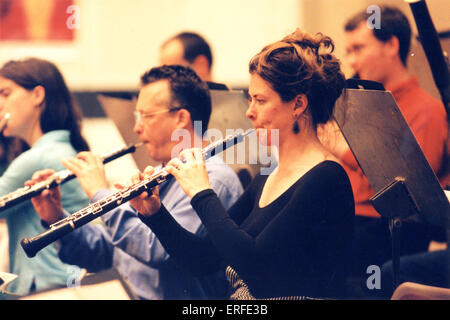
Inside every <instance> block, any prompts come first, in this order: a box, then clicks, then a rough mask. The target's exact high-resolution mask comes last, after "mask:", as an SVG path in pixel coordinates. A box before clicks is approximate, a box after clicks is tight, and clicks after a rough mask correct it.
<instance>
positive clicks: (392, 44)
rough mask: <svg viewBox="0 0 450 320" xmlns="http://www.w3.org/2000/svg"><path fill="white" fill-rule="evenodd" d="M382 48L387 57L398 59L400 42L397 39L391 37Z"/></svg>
mask: <svg viewBox="0 0 450 320" xmlns="http://www.w3.org/2000/svg"><path fill="white" fill-rule="evenodd" d="M384 47H385V50H386V52H387V53H388V54H389V56H391V57H399V58H400V42H399V40H398V38H397V37H394V36H392V37H391V38H390V39H389V40H388V41H386V42H385V43H384Z"/></svg>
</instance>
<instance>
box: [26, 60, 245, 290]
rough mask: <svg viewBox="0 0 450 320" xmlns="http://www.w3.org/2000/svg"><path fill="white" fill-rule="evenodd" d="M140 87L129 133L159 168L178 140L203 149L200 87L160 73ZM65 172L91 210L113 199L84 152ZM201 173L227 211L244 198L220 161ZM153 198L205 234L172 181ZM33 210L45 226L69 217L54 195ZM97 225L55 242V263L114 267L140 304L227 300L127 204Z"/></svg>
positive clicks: (206, 103)
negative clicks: (177, 258) (182, 263)
mask: <svg viewBox="0 0 450 320" xmlns="http://www.w3.org/2000/svg"><path fill="white" fill-rule="evenodd" d="M141 84H142V88H141V90H140V93H139V98H138V101H137V105H136V112H135V117H136V123H135V127H134V131H135V132H136V133H137V134H138V135H139V138H140V140H141V141H142V142H143V143H144V144H145V147H146V151H147V154H148V155H149V156H150V157H151V158H152V159H154V160H157V161H160V162H162V164H164V163H167V162H168V161H169V160H170V159H171V158H173V157H176V156H177V155H178V153H179V152H181V151H182V149H183V148H181V147H180V141H179V139H178V138H179V137H180V136H183V138H186V136H188V137H190V141H189V143H190V144H191V145H192V146H194V145H196V146H204V145H205V142H203V141H202V135H203V133H204V131H205V130H206V128H207V126H208V121H209V117H210V114H211V100H210V96H209V92H208V89H207V86H206V84H205V83H204V82H202V81H201V80H200V78H199V77H198V76H197V75H196V74H195V72H194V71H192V70H191V69H190V68H187V67H182V66H161V67H157V68H153V69H151V70H149V71H148V72H146V73H145V74H144V75H143V76H142V77H141ZM196 121H201V126H198V125H196V124H198V123H195V124H194V122H196ZM198 131H201V132H198ZM173 137H176V138H175V139H173ZM184 142H186V141H184ZM184 147H189V146H184ZM63 164H64V165H65V166H66V167H67V168H68V169H69V170H71V171H72V172H73V173H74V174H75V175H76V176H77V178H78V180H79V181H80V184H81V186H82V187H83V190H84V191H85V192H86V194H87V195H88V196H89V198H90V199H91V202H97V201H99V200H101V199H104V198H106V197H108V196H109V195H111V194H112V193H113V192H112V191H110V190H108V183H107V180H106V177H105V171H104V167H103V163H102V161H101V159H100V157H98V156H95V155H93V154H92V153H90V152H82V153H80V154H78V156H77V157H76V158H72V159H67V160H64V161H63ZM207 168H208V174H209V175H210V177H211V183H212V186H213V188H214V190H215V191H216V192H217V194H218V195H219V198H220V199H221V201H222V202H223V204H224V205H225V207H226V208H228V207H230V206H231V205H232V204H233V203H234V202H235V201H236V199H237V198H238V197H239V196H240V195H241V193H242V186H241V184H240V181H239V179H238V177H237V175H236V174H235V173H234V171H233V170H232V169H231V168H230V167H228V166H227V165H226V164H225V163H224V162H223V161H222V160H221V159H220V158H218V157H213V158H210V159H209V160H208V161H207ZM52 173H53V171H51V170H43V171H39V172H36V173H35V174H34V175H33V179H32V181H29V182H28V183H29V184H33V183H36V182H38V181H41V180H43V179H45V178H47V177H48V176H49V175H51V174H52ZM118 187H120V186H118ZM159 195H160V197H161V199H162V202H163V203H164V205H165V206H166V207H168V208H170V212H171V213H172V214H173V217H174V218H175V219H176V220H177V221H178V222H179V223H180V224H181V225H183V226H184V228H186V229H187V230H189V231H191V232H194V233H196V234H199V235H203V234H204V233H205V229H204V227H203V225H202V224H201V221H200V219H199V218H198V216H197V215H196V214H195V212H194V210H193V209H192V207H191V205H190V199H189V198H188V197H187V196H186V195H185V193H184V192H183V191H182V190H181V188H180V186H179V185H178V183H177V182H176V181H175V179H172V180H169V181H167V182H165V183H163V184H161V185H160V186H159ZM32 202H33V205H34V207H35V209H36V211H37V212H38V213H39V215H40V216H41V218H42V220H43V222H45V223H47V224H52V223H55V222H56V221H58V220H60V219H61V218H64V217H65V216H68V215H69V213H67V212H65V211H64V210H63V208H62V206H61V202H60V192H59V189H57V188H55V189H51V190H46V191H44V192H42V194H41V196H39V197H35V198H33V201H32ZM102 220H103V222H104V225H101V224H88V225H85V226H83V227H82V228H78V229H76V230H74V231H73V232H71V233H70V234H68V235H66V236H65V237H63V238H62V239H61V240H59V243H60V245H58V247H59V252H58V253H59V256H60V258H61V260H63V261H65V262H67V263H71V264H76V265H78V266H80V267H82V268H86V269H87V270H88V271H90V272H98V271H100V270H104V269H109V268H111V267H114V268H115V269H117V271H118V272H119V273H120V274H121V275H122V276H123V277H124V278H125V279H127V280H128V282H129V283H130V284H131V285H132V287H133V289H134V291H135V293H136V294H137V295H138V296H139V297H141V298H144V299H202V298H219V299H220V298H223V297H224V294H225V292H219V291H220V290H217V289H218V288H223V289H224V290H225V286H221V285H220V284H221V282H219V281H221V279H220V278H218V277H210V278H207V279H206V278H205V279H199V278H193V277H192V276H190V275H189V273H188V272H187V271H186V270H183V269H182V268H180V267H179V266H178V265H176V264H175V263H174V262H173V261H172V260H171V259H170V257H169V255H168V253H167V252H166V251H165V250H164V248H163V246H162V245H161V243H160V242H159V240H158V239H157V238H156V236H155V234H154V233H153V232H152V231H151V230H150V229H148V227H147V226H146V225H144V224H143V223H142V222H141V220H140V219H139V218H138V216H137V212H136V211H135V210H134V209H133V208H132V207H131V206H130V205H129V204H128V203H126V204H124V205H122V206H120V207H117V208H116V209H114V210H112V211H110V212H108V213H107V214H105V215H103V216H102ZM125 230H126V232H125ZM212 288H214V289H212Z"/></svg>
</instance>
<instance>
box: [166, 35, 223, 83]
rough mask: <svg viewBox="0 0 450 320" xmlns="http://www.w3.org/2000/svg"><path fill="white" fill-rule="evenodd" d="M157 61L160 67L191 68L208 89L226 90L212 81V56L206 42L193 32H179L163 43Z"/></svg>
mask: <svg viewBox="0 0 450 320" xmlns="http://www.w3.org/2000/svg"><path fill="white" fill-rule="evenodd" d="M159 61H160V63H161V65H164V64H167V65H177V64H179V65H184V66H189V67H191V68H192V69H193V70H194V71H195V73H197V74H198V76H199V77H200V78H201V79H202V80H203V81H205V82H206V83H207V85H208V87H209V89H215V90H227V89H228V88H227V86H226V85H224V84H221V83H216V82H213V81H212V74H211V70H212V65H213V54H212V51H211V47H210V45H209V44H208V42H206V40H205V39H204V38H203V37H202V36H200V35H199V34H197V33H194V32H181V33H179V34H176V35H174V36H173V37H171V38H169V39H168V40H166V42H164V43H163V44H162V46H161V50H160V57H159Z"/></svg>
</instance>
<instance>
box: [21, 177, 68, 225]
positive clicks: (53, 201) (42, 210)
mask: <svg viewBox="0 0 450 320" xmlns="http://www.w3.org/2000/svg"><path fill="white" fill-rule="evenodd" d="M54 173H55V171H54V170H52V169H45V170H40V171H36V172H35V173H34V174H33V176H32V177H31V180H28V181H25V186H33V185H35V184H36V183H38V182H41V181H45V180H47V179H48V178H50V176H52V175H53V174H54ZM31 203H32V204H33V207H34V209H35V210H36V212H37V213H38V214H39V216H40V217H41V219H42V220H44V221H45V222H46V223H48V224H53V223H55V222H57V221H58V220H60V219H61V218H62V217H63V208H62V203H61V191H60V188H59V187H56V188H51V189H45V190H44V191H42V192H41V194H40V195H37V196H35V197H33V198H32V199H31Z"/></svg>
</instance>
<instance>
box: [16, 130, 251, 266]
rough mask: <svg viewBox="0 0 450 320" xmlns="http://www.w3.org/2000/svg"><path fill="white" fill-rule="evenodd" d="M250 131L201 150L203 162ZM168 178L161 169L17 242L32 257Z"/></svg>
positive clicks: (165, 172)
mask: <svg viewBox="0 0 450 320" xmlns="http://www.w3.org/2000/svg"><path fill="white" fill-rule="evenodd" d="M253 131H254V130H253V129H249V130H247V131H245V132H243V133H240V134H236V135H233V136H228V137H226V138H225V139H223V140H220V141H217V142H214V143H211V144H209V145H208V146H206V147H205V148H203V149H202V154H203V157H204V159H208V158H210V157H212V156H214V155H216V154H217V153H220V152H222V151H223V150H225V149H227V148H229V147H231V146H234V145H235V144H237V143H239V142H241V141H243V140H244V137H245V136H247V135H249V134H251V133H252V132H253ZM171 177H172V175H170V174H169V173H168V172H167V171H165V170H164V168H162V169H161V170H159V171H158V172H156V173H154V174H152V175H151V176H150V177H148V178H146V179H144V180H142V181H140V182H139V183H137V184H134V185H132V186H130V187H128V188H125V189H123V190H120V191H118V192H116V193H114V194H112V195H110V196H109V197H106V198H105V199H103V200H100V201H97V202H95V203H93V204H91V205H89V206H87V207H86V208H84V209H81V210H79V211H77V212H75V213H74V214H72V215H71V216H69V217H67V218H64V219H61V220H60V221H58V222H56V223H54V224H52V225H50V228H49V229H48V230H47V231H45V232H43V233H41V234H39V235H37V236H36V237H32V238H24V239H22V241H21V242H20V243H21V245H22V248H23V250H24V251H25V253H26V254H27V256H28V257H30V258H31V257H34V256H35V255H36V253H37V252H39V251H40V250H41V249H43V248H45V247H46V246H48V245H49V244H51V243H53V242H54V241H56V240H58V239H60V238H61V237H63V236H64V235H66V234H68V233H69V232H71V231H72V230H74V229H76V228H78V227H81V226H83V225H85V224H86V223H88V222H90V221H92V220H94V219H96V218H98V217H100V216H101V215H103V214H105V213H107V212H108V211H111V210H112V209H114V208H116V207H118V206H120V205H121V204H123V203H125V202H127V201H129V200H131V199H133V198H135V197H137V196H139V195H140V194H141V193H143V192H144V191H150V190H151V189H152V188H154V187H156V186H158V185H160V184H161V183H163V182H165V181H167V180H168V179H169V178H171Z"/></svg>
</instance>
